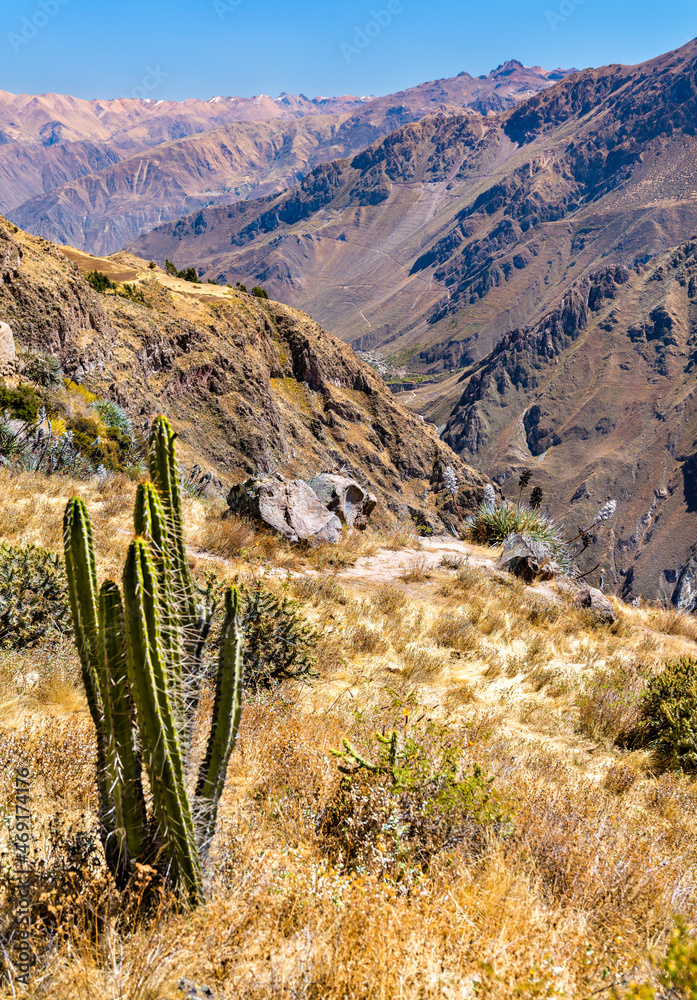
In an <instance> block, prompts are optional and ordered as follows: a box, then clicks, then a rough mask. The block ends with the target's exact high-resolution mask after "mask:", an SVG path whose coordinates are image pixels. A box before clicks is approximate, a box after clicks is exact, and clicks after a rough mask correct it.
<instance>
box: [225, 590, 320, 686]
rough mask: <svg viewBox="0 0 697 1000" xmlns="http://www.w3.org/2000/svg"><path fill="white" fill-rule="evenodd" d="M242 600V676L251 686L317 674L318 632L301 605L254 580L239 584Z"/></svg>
mask: <svg viewBox="0 0 697 1000" xmlns="http://www.w3.org/2000/svg"><path fill="white" fill-rule="evenodd" d="M240 590H241V594H242V597H243V600H244V611H243V614H242V623H243V627H244V634H245V646H244V676H245V683H247V684H249V685H250V686H251V687H252V688H269V687H272V686H273V685H275V684H278V683H280V681H283V680H288V679H291V678H292V679H299V678H302V677H312V676H316V671H315V649H316V647H317V643H318V641H319V635H318V633H317V632H316V631H315V629H314V628H313V627H312V626H311V625H310V624H309V622H308V621H307V619H306V618H305V617H304V615H303V613H302V610H301V608H302V605H301V604H300V602H299V601H295V600H293V599H292V598H291V597H288V596H287V595H286V594H284V595H283V596H282V597H279V596H278V595H276V594H274V593H273V591H271V590H269V589H268V587H265V586H264V585H263V584H262V583H260V582H259V581H257V582H256V583H254V584H253V585H252V586H251V587H246V586H242V587H241V588H240Z"/></svg>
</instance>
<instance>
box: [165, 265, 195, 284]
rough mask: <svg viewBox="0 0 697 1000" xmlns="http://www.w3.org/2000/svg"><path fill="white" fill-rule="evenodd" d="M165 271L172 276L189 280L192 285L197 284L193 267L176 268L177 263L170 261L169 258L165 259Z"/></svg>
mask: <svg viewBox="0 0 697 1000" xmlns="http://www.w3.org/2000/svg"><path fill="white" fill-rule="evenodd" d="M165 271H166V272H167V274H169V275H171V276H172V277H173V278H181V279H182V281H191V282H192V283H193V284H194V285H199V284H200V281H199V280H198V274H197V273H196V268H194V267H184V268H182V269H181V271H180V270H178V268H177V265H176V264H174V263H172V261H171V260H169V259H167V260H166V261H165Z"/></svg>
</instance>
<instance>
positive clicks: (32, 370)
mask: <svg viewBox="0 0 697 1000" xmlns="http://www.w3.org/2000/svg"><path fill="white" fill-rule="evenodd" d="M22 362H23V367H22V376H23V378H25V379H27V380H28V381H29V382H33V383H34V385H40V386H42V387H43V388H45V389H53V388H56V387H58V386H61V385H62V384H63V369H62V368H61V365H60V361H59V360H58V358H54V357H53V356H52V355H50V354H38V353H35V352H33V351H27V353H26V354H24V355H22Z"/></svg>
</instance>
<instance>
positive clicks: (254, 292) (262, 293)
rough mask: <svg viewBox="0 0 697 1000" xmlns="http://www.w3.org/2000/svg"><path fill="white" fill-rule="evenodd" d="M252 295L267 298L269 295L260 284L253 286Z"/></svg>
mask: <svg viewBox="0 0 697 1000" xmlns="http://www.w3.org/2000/svg"><path fill="white" fill-rule="evenodd" d="M252 295H256V297H257V298H258V299H268V297H269V293H268V292H267V291H266V289H265V288H262V287H261V286H260V285H255V286H254V288H253V289H252Z"/></svg>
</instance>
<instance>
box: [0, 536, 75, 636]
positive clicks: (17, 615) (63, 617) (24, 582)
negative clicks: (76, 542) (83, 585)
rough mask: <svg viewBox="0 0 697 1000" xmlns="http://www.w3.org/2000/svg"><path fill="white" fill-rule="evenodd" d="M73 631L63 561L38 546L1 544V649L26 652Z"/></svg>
mask: <svg viewBox="0 0 697 1000" xmlns="http://www.w3.org/2000/svg"><path fill="white" fill-rule="evenodd" d="M70 629H71V624H70V608H69V603H68V587H67V581H66V578H65V569H64V566H63V561H62V560H61V559H60V557H59V556H57V555H54V554H53V553H52V552H48V551H47V550H46V549H42V548H39V547H38V546H36V545H27V546H21V545H6V544H0V648H3V649H26V648H27V647H29V646H34V645H36V643H37V642H39V641H40V640H41V639H44V638H46V637H50V636H52V635H53V636H57V635H58V634H60V633H63V632H69V631H70Z"/></svg>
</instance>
